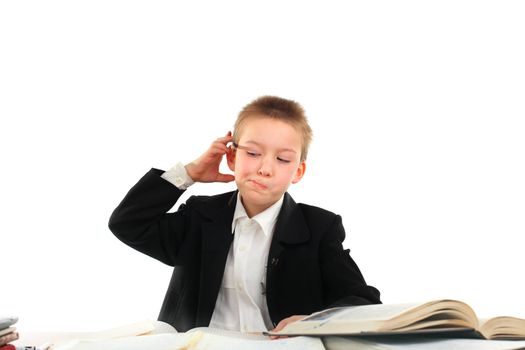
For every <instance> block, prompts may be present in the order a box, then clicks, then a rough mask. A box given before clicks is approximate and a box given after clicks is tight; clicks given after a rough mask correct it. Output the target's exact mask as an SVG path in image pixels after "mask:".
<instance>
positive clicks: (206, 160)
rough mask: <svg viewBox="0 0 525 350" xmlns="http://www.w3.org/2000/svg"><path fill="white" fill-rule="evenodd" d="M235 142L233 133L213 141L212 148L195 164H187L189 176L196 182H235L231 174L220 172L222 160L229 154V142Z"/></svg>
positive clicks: (194, 162) (195, 161)
mask: <svg viewBox="0 0 525 350" xmlns="http://www.w3.org/2000/svg"><path fill="white" fill-rule="evenodd" d="M232 140H233V137H232V133H231V131H228V133H227V134H226V136H224V137H219V138H218V139H217V140H215V141H213V143H212V144H211V145H210V148H208V150H207V151H206V152H204V154H202V155H201V156H200V157H199V158H197V159H195V160H194V161H193V162H191V163H188V164H186V171H187V172H188V175H189V176H190V177H191V178H192V179H193V181H195V182H230V181H233V180H235V177H234V176H233V175H231V174H222V173H220V172H219V166H220V164H221V161H222V158H223V157H224V155H225V154H226V153H227V152H228V146H227V144H228V142H231V141H232Z"/></svg>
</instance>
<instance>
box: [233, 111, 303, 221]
mask: <svg viewBox="0 0 525 350" xmlns="http://www.w3.org/2000/svg"><path fill="white" fill-rule="evenodd" d="M301 141H302V139H301V135H300V133H299V132H297V131H296V130H295V129H294V128H293V127H292V126H291V125H290V124H287V123H285V122H283V121H280V120H275V119H271V118H268V117H265V116H250V117H249V118H248V119H246V120H245V121H244V123H243V126H242V128H241V135H240V138H239V142H238V148H237V150H231V151H230V152H229V153H228V156H227V158H228V165H229V167H230V169H231V170H232V171H234V173H235V182H236V183H237V187H238V189H239V192H240V194H241V199H242V203H243V205H244V208H245V209H246V211H247V214H248V215H249V216H250V217H252V216H254V215H257V214H259V213H260V212H262V211H264V210H265V209H267V208H269V207H270V206H272V205H273V204H274V203H275V202H277V201H278V200H279V199H280V198H281V196H282V195H283V193H284V192H286V190H287V189H288V187H289V186H290V184H292V183H297V182H299V180H301V178H302V176H303V174H304V171H305V169H306V165H305V162H304V161H303V162H301V144H302V143H301Z"/></svg>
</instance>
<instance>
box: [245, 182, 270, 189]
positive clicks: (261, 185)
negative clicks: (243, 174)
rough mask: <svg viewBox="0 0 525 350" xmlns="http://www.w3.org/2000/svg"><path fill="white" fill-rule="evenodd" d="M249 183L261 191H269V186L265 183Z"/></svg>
mask: <svg viewBox="0 0 525 350" xmlns="http://www.w3.org/2000/svg"><path fill="white" fill-rule="evenodd" d="M248 182H249V183H251V184H252V186H253V187H255V188H257V189H260V190H267V189H268V186H267V185H265V184H264V183H262V182H259V181H257V180H249V181H248Z"/></svg>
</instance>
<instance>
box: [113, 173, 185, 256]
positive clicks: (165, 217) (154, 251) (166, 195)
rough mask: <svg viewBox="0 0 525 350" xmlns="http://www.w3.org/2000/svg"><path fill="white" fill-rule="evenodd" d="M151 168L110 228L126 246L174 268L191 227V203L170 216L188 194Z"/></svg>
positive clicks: (124, 201)
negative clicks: (189, 209) (189, 212)
mask: <svg viewBox="0 0 525 350" xmlns="http://www.w3.org/2000/svg"><path fill="white" fill-rule="evenodd" d="M162 173H163V171H162V170H158V169H151V170H150V171H149V172H148V173H146V175H144V176H143V177H142V178H141V179H140V180H139V181H138V182H137V184H135V186H133V187H132V188H131V190H130V191H129V192H128V193H127V194H126V196H125V197H124V199H123V200H122V202H121V203H120V204H119V205H118V206H117V207H116V208H115V210H114V211H113V213H112V215H111V217H110V219H109V224H108V226H109V229H110V230H111V231H112V232H113V234H115V236H116V237H117V238H118V239H120V240H121V241H122V242H124V243H125V244H127V245H129V246H130V247H132V248H134V249H136V250H138V251H140V252H142V253H144V254H147V255H149V256H151V257H153V258H155V259H157V260H160V261H162V262H164V263H165V264H168V265H171V266H174V265H176V264H177V257H178V252H179V250H180V247H181V246H182V244H183V242H184V240H185V235H186V228H187V227H189V220H190V219H189V215H188V203H190V202H191V199H189V200H188V201H187V204H182V205H181V206H180V207H179V209H178V210H177V212H175V213H167V212H168V211H169V210H170V209H171V208H172V207H173V206H174V205H175V203H176V202H177V200H178V199H179V197H180V196H181V195H182V194H183V193H184V191H183V190H179V189H178V188H177V187H176V186H174V185H173V184H171V183H170V182H168V181H166V180H164V179H163V178H162V177H161V176H160V175H161V174H162Z"/></svg>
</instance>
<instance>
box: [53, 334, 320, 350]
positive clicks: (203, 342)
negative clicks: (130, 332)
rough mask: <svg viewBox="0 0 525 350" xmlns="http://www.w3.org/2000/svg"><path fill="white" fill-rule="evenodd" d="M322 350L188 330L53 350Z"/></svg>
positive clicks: (308, 342) (295, 341)
mask: <svg viewBox="0 0 525 350" xmlns="http://www.w3.org/2000/svg"><path fill="white" fill-rule="evenodd" d="M100 349H104V350H144V349H152V350H153V349H154V350H183V349H184V350H190V349H191V350H234V349H243V350H278V349H283V350H324V346H323V343H322V341H321V339H319V338H310V337H293V338H283V339H275V340H271V339H269V338H267V337H265V338H264V339H253V338H250V339H245V338H241V337H229V336H224V335H218V334H212V333H205V332H203V331H199V330H197V331H190V332H187V333H165V334H154V335H143V336H137V337H125V338H117V339H109V340H102V341H74V342H71V343H69V344H65V345H63V346H60V347H56V348H54V350H100Z"/></svg>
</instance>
